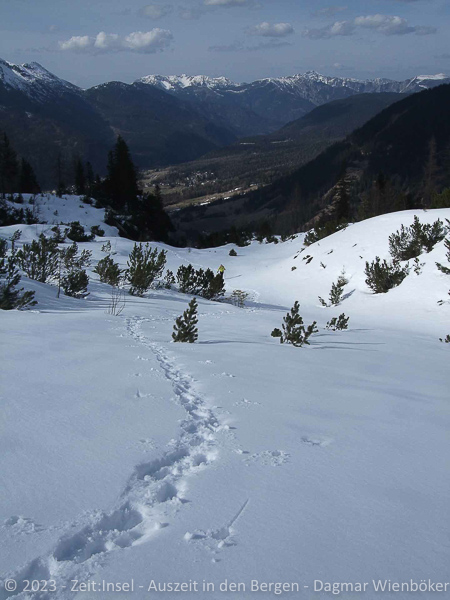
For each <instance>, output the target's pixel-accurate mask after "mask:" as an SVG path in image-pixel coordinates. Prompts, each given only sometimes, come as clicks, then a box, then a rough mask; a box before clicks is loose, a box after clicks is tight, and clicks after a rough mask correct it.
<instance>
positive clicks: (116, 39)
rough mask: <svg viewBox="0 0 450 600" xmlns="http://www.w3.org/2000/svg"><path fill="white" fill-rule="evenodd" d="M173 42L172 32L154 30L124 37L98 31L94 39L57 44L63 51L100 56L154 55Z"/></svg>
mask: <svg viewBox="0 0 450 600" xmlns="http://www.w3.org/2000/svg"><path fill="white" fill-rule="evenodd" d="M172 40H173V35H172V32H171V31H169V30H167V29H159V28H155V29H152V30H151V31H146V32H142V31H134V32H133V33H130V34H129V35H127V36H125V37H121V36H119V35H117V34H116V33H105V32H104V31H100V33H98V34H97V35H96V36H95V37H90V36H87V35H84V36H73V37H71V38H70V39H69V40H67V41H62V42H59V47H60V49H61V50H64V51H71V52H83V53H85V54H101V53H106V52H137V53H141V54H154V53H155V52H162V51H163V50H164V49H166V48H167V47H168V46H169V45H170V43H171V42H172Z"/></svg>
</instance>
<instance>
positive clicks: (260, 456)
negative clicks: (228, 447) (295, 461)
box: [245, 450, 290, 467]
mask: <svg viewBox="0 0 450 600" xmlns="http://www.w3.org/2000/svg"><path fill="white" fill-rule="evenodd" d="M289 459H290V454H288V453H287V452H284V451H283V450H264V452H256V453H255V454H252V455H251V456H250V457H249V458H247V459H246V461H245V462H247V463H251V462H260V463H262V464H263V465H267V466H271V467H280V466H281V465H284V464H285V463H287V462H289Z"/></svg>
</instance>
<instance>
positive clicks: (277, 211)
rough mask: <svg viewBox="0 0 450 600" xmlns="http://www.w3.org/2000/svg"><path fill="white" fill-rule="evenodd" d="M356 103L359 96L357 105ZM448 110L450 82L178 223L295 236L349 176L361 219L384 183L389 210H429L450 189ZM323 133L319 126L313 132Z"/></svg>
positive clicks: (182, 214)
mask: <svg viewBox="0 0 450 600" xmlns="http://www.w3.org/2000/svg"><path fill="white" fill-rule="evenodd" d="M370 96H371V95H370ZM357 98H358V99H359V98H360V97H356V96H355V98H352V99H350V100H355V99H357ZM341 104H342V101H337V102H333V103H330V104H328V105H326V106H323V107H321V108H320V109H316V110H315V111H313V112H311V114H310V115H307V116H306V117H304V118H303V119H300V121H298V122H296V124H295V126H296V127H297V128H298V126H299V123H300V124H301V123H302V121H306V122H308V121H311V122H312V121H313V118H312V117H314V120H316V119H317V117H318V116H319V117H320V113H321V112H323V113H324V117H325V115H326V114H327V113H328V115H330V113H331V114H332V113H333V111H334V110H336V109H340V108H342V106H340V105H341ZM344 104H345V103H344ZM353 105H354V106H356V104H355V103H353ZM449 105H450V85H448V84H444V85H440V86H438V87H435V88H434V89H430V90H426V91H424V92H423V93H420V94H413V95H408V96H406V97H405V96H400V98H399V101H398V102H395V103H393V104H391V105H390V106H387V107H386V108H384V110H381V111H380V112H378V113H377V114H376V115H375V116H373V117H372V118H371V119H369V120H368V121H367V122H365V123H364V124H362V126H360V127H359V128H357V129H355V131H353V132H352V133H350V134H349V135H348V136H346V137H345V139H343V140H341V141H338V142H336V143H335V144H333V145H331V146H329V147H328V148H326V149H325V150H324V151H323V152H321V153H320V154H318V156H316V157H315V158H314V159H313V160H311V161H309V162H307V163H306V164H303V165H302V166H300V168H297V169H294V170H292V171H291V172H290V173H289V174H287V175H285V176H282V177H278V178H277V179H275V180H274V181H273V183H271V184H270V185H267V186H265V187H262V188H261V189H258V190H256V191H253V192H250V193H247V194H243V195H241V196H237V197H234V198H230V199H224V200H221V201H218V202H214V203H211V204H204V205H201V206H198V207H197V206H191V207H188V208H186V209H184V210H181V211H178V212H176V213H174V214H173V219H174V223H175V225H176V227H177V229H178V230H182V231H183V232H184V233H185V234H186V235H187V236H189V235H191V234H192V233H193V231H194V227H193V226H192V225H195V230H196V231H197V232H198V231H203V232H217V231H224V230H227V229H228V228H230V227H231V226H232V225H233V226H236V227H238V228H239V227H245V226H250V227H253V228H254V227H255V224H258V223H261V222H262V221H267V222H269V223H270V225H271V226H272V227H273V230H274V231H275V232H276V233H293V232H294V231H298V230H300V229H301V228H302V227H304V226H305V225H307V224H308V223H310V222H311V219H314V218H315V217H316V216H317V215H318V214H320V213H321V212H323V211H327V210H328V209H330V202H331V201H332V200H333V199H334V196H333V195H332V194H331V195H330V191H332V190H333V188H334V186H335V185H336V183H337V182H338V181H339V179H341V178H342V177H343V172H347V173H348V174H349V177H350V178H351V180H352V183H351V186H350V187H351V194H350V195H351V197H352V205H353V213H354V214H356V212H357V211H358V210H359V208H360V203H361V201H362V199H363V198H364V197H366V198H367V197H368V194H369V195H370V193H371V192H370V190H375V189H376V187H377V185H378V183H377V182H378V181H383V182H385V183H383V184H380V185H378V189H381V187H380V186H382V187H383V189H384V192H383V193H384V194H385V203H386V205H385V206H384V210H383V211H382V212H390V211H392V210H400V209H402V208H405V207H415V206H420V205H421V204H422V202H423V201H425V206H427V205H428V206H429V201H430V197H431V196H432V195H433V194H434V193H439V192H440V191H442V190H443V189H445V188H446V187H449V186H450V161H449V156H450V154H449V148H450V121H449V119H448V107H449ZM317 112H319V114H317ZM338 112H339V110H338V111H337V113H338ZM328 118H329V117H328ZM318 121H320V119H318ZM329 123H330V124H332V125H333V127H335V126H336V125H339V127H341V132H342V122H341V123H339V120H338V121H337V122H336V121H335V119H331V120H330V121H329ZM293 125H294V124H292V125H290V126H288V127H287V129H288V130H290V129H291V128H292V127H293ZM300 130H301V129H300ZM303 131H306V129H303ZM320 133H321V129H320V127H318V123H316V129H315V130H313V134H314V136H316V135H318V134H320ZM388 189H389V193H388ZM427 196H428V199H427ZM378 214H380V213H378ZM369 216H370V214H369ZM191 224H192V225H191Z"/></svg>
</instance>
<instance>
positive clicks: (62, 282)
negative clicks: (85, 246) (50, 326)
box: [58, 242, 92, 298]
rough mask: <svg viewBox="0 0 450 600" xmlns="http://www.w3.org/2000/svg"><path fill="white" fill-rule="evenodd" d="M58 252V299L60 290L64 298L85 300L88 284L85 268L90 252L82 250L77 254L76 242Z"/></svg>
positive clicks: (89, 260)
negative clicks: (70, 297)
mask: <svg viewBox="0 0 450 600" xmlns="http://www.w3.org/2000/svg"><path fill="white" fill-rule="evenodd" d="M58 252H59V262H58V297H59V293H60V289H62V290H63V291H64V294H65V295H66V296H72V297H73V298H85V297H86V296H87V295H88V291H87V286H88V284H89V277H88V274H87V273H86V270H85V268H86V267H88V266H89V264H90V262H91V256H92V252H90V251H89V250H83V251H82V252H81V254H78V245H77V243H76V242H73V244H72V245H71V246H69V247H68V248H63V249H61V250H59V251H58Z"/></svg>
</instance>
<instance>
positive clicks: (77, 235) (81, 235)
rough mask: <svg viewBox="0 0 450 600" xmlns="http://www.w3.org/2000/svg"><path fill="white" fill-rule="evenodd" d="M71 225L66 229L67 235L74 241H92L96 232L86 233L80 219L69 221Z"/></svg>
mask: <svg viewBox="0 0 450 600" xmlns="http://www.w3.org/2000/svg"><path fill="white" fill-rule="evenodd" d="M69 225H70V227H69V229H67V230H66V235H67V237H68V238H69V240H71V241H72V242H92V240H93V239H94V237H95V234H94V233H91V234H90V235H86V233H85V232H84V227H83V225H81V223H80V222H79V221H72V223H69Z"/></svg>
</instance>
